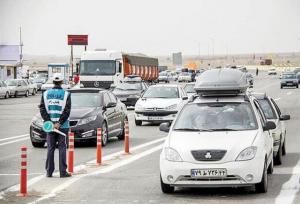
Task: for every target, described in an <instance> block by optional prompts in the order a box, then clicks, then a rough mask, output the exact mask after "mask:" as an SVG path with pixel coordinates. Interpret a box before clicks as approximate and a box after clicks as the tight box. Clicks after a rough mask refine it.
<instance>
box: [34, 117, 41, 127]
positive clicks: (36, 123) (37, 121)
mask: <svg viewBox="0 0 300 204" xmlns="http://www.w3.org/2000/svg"><path fill="white" fill-rule="evenodd" d="M32 123H33V124H34V125H36V126H38V127H42V126H43V124H44V121H43V119H42V118H40V117H37V116H34V117H33V119H32Z"/></svg>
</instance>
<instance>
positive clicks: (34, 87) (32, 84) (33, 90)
mask: <svg viewBox="0 0 300 204" xmlns="http://www.w3.org/2000/svg"><path fill="white" fill-rule="evenodd" d="M26 82H27V84H28V87H29V93H31V94H32V95H33V96H34V95H35V94H36V93H37V91H38V85H37V83H35V81H34V80H33V79H27V80H26Z"/></svg>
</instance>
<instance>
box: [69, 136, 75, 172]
mask: <svg viewBox="0 0 300 204" xmlns="http://www.w3.org/2000/svg"><path fill="white" fill-rule="evenodd" d="M68 172H69V173H73V172H74V133H73V132H69V148H68Z"/></svg>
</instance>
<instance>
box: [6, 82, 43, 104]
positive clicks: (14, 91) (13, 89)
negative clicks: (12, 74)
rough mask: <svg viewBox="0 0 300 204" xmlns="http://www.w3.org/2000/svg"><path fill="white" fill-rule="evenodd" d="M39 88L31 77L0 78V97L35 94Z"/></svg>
mask: <svg viewBox="0 0 300 204" xmlns="http://www.w3.org/2000/svg"><path fill="white" fill-rule="evenodd" d="M38 90H39V87H38V84H37V83H35V82H34V80H33V79H11V80H7V81H1V80H0V97H4V98H5V99H7V98H9V97H18V96H25V97H28V96H29V95H33V96H34V95H36V94H37V92H38Z"/></svg>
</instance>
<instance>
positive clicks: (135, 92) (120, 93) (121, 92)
mask: <svg viewBox="0 0 300 204" xmlns="http://www.w3.org/2000/svg"><path fill="white" fill-rule="evenodd" d="M141 92H142V91H139V90H114V91H113V93H114V94H115V95H116V96H123V95H140V94H141Z"/></svg>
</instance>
